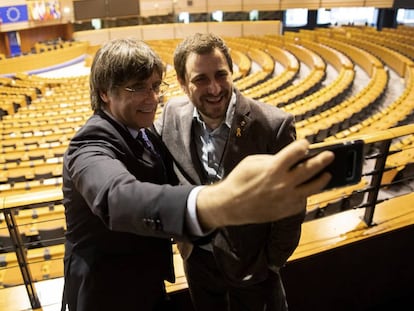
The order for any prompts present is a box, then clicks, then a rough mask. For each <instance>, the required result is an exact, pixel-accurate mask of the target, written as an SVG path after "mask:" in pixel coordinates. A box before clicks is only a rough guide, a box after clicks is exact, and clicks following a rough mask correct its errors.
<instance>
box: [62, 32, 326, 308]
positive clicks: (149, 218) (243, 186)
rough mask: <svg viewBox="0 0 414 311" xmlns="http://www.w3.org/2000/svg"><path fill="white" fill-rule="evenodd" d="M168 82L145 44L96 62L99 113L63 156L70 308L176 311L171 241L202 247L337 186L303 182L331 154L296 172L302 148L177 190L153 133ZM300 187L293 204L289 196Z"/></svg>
mask: <svg viewBox="0 0 414 311" xmlns="http://www.w3.org/2000/svg"><path fill="white" fill-rule="evenodd" d="M163 75H164V66H163V63H162V61H161V59H160V58H159V56H158V55H157V54H155V53H154V51H153V50H152V49H151V48H150V47H149V46H148V45H146V44H145V43H143V42H141V41H137V40H132V39H118V40H113V41H110V42H108V43H107V44H105V45H104V46H103V47H101V48H100V49H99V50H98V52H97V53H96V55H95V57H94V60H93V63H92V68H91V75H90V92H91V104H92V109H93V111H94V114H93V116H91V117H90V118H89V120H88V121H87V122H86V123H85V125H84V126H83V127H82V128H81V129H80V130H79V131H78V132H77V133H76V134H75V135H74V137H73V138H72V140H71V142H70V144H69V147H68V150H67V151H66V153H65V156H64V165H63V166H64V167H63V189H62V190H63V204H64V206H65V215H66V223H67V232H66V243H65V259H64V263H65V289H64V297H63V304H62V308H64V307H65V306H66V305H68V307H69V310H70V311H74V310H76V311H90V310H99V311H102V310H103V311H105V310H143V311H146V310H148V311H149V310H171V307H168V306H167V305H166V303H167V299H166V293H165V286H164V280H168V281H171V282H173V281H174V270H173V266H172V251H171V238H174V239H176V240H181V241H197V240H199V239H202V238H204V237H206V236H208V235H209V234H211V233H213V232H214V231H215V230H216V228H219V227H222V226H226V225H240V224H246V223H260V222H264V221H268V220H269V219H272V220H276V219H280V218H284V217H289V216H291V215H294V214H297V213H300V212H302V211H303V201H304V200H306V197H307V196H308V195H310V194H312V193H316V192H318V191H320V189H322V187H323V186H324V185H325V184H326V183H327V182H328V180H329V175H327V174H324V175H323V177H321V178H319V179H317V180H316V181H313V182H312V183H309V184H301V183H303V182H304V181H305V180H307V178H308V177H309V176H313V175H315V174H317V173H318V172H319V171H320V170H322V169H323V168H324V167H325V166H327V165H328V164H329V163H330V161H331V160H332V157H333V154H332V153H329V152H326V153H323V154H321V155H320V156H318V157H316V158H313V159H311V160H308V161H306V162H304V163H302V164H299V165H295V164H296V163H297V162H298V161H299V160H301V159H302V158H303V157H305V155H306V152H307V147H308V144H307V143H306V142H305V141H302V142H300V143H297V144H293V145H291V146H289V147H288V148H286V149H285V152H284V153H283V152H281V153H280V154H279V155H277V156H266V155H257V156H252V157H249V158H247V159H246V160H245V161H243V163H241V164H240V165H239V166H238V168H236V169H235V170H234V172H233V173H232V174H230V175H229V176H228V177H227V178H226V179H224V180H223V181H222V182H221V183H220V184H217V185H211V186H206V187H196V186H193V185H182V186H177V183H178V179H177V177H176V175H175V173H174V172H173V166H172V160H171V157H170V154H169V152H168V151H167V149H166V148H165V146H164V145H163V143H162V142H161V141H160V140H158V139H157V137H155V136H154V134H153V133H151V132H150V131H148V130H147V128H148V127H150V126H151V125H152V123H153V121H154V117H155V113H156V110H157V105H158V103H159V98H160V96H161V95H162V93H163V91H164V89H165V87H166V84H164V83H163V81H162V78H163ZM259 188H260V189H259ZM293 189H294V190H295V191H297V192H295V193H296V195H295V196H294V197H292V196H290V195H286V193H288V192H290V191H291V190H293ZM235 201H239V202H240V204H239V207H240V210H238V211H234V210H233V209H232V203H233V202H235ZM264 202H273V203H272V204H268V203H266V204H263V203H264ZM286 202H290V203H289V205H288V206H289V208H285V206H287V205H286V204H285V203H286Z"/></svg>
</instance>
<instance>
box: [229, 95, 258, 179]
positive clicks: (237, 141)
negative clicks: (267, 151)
mask: <svg viewBox="0 0 414 311" xmlns="http://www.w3.org/2000/svg"><path fill="white" fill-rule="evenodd" d="M237 96H240V93H237ZM250 126H251V118H250V107H249V105H248V104H247V103H246V102H245V101H243V100H242V99H241V98H238V99H237V104H236V109H235V111H234V117H233V122H232V124H231V128H230V132H229V137H228V142H227V148H226V150H225V152H224V156H223V166H224V171H225V175H227V174H228V173H229V172H230V171H231V170H233V168H234V167H235V166H236V165H237V164H238V163H239V162H240V161H241V160H242V159H243V158H244V157H245V156H246V154H248V153H249V151H250V150H251V149H252V143H254V142H252V139H255V138H254V137H251V134H250V132H249V128H250Z"/></svg>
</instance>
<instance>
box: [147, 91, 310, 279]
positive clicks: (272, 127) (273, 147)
mask: <svg viewBox="0 0 414 311" xmlns="http://www.w3.org/2000/svg"><path fill="white" fill-rule="evenodd" d="M236 94H237V103H236V109H235V113H234V118H233V123H232V125H231V129H230V134H229V138H228V142H227V144H226V150H225V151H224V155H223V167H224V171H225V172H224V175H227V174H229V172H230V171H231V170H233V168H234V167H235V166H236V165H237V164H238V163H239V162H240V161H241V160H242V159H243V158H245V157H246V156H248V155H251V154H274V153H276V152H278V151H279V150H280V149H282V148H283V147H285V146H286V145H288V144H289V143H291V142H292V141H293V140H294V139H295V136H296V131H295V128H294V119H293V116H292V115H290V114H287V113H285V112H283V111H282V110H280V109H278V108H275V107H272V106H270V105H268V104H264V103H260V102H258V101H254V100H251V99H249V98H246V97H244V96H242V95H241V94H240V93H239V92H238V91H237V90H236ZM193 109H194V106H193V105H192V103H190V102H189V100H188V99H187V98H185V97H183V98H177V99H173V100H171V101H170V102H168V103H167V104H166V106H165V108H164V111H163V114H162V116H160V117H159V118H158V119H157V120H156V122H155V129H156V131H157V133H158V134H159V135H161V137H162V140H163V141H164V143H165V144H166V146H167V148H168V149H169V151H170V152H171V154H172V156H173V158H174V162H175V170H176V173H177V176H178V178H179V180H180V182H181V183H182V184H202V182H203V176H204V174H203V171H202V164H201V162H200V160H199V158H198V156H197V152H196V149H195V144H194V142H193V141H192V139H191V137H192V123H193ZM292 195H295V194H294V193H292ZM234 208H237V206H235V207H234ZM303 218H304V214H300V215H296V216H293V217H290V218H287V219H283V220H280V221H277V222H273V223H267V224H259V225H245V226H233V227H226V228H222V229H220V230H218V233H217V234H216V235H215V237H214V238H213V241H212V244H213V249H214V251H213V253H214V257H215V259H216V262H217V266H218V267H219V268H220V269H222V272H223V274H224V275H225V276H226V277H227V278H228V279H229V281H230V282H233V283H234V284H236V285H237V286H243V285H249V284H252V283H256V282H260V281H262V280H264V279H265V278H266V277H267V274H268V271H269V269H268V268H269V267H271V268H273V269H278V268H279V267H281V266H283V265H284V264H285V262H286V260H287V259H288V257H289V256H290V255H291V254H292V252H293V251H294V249H295V248H296V246H297V244H298V242H299V237H300V232H301V224H302V221H303ZM191 250H192V246H191V245H189V244H188V243H186V244H184V245H183V244H181V245H180V251H181V255H182V256H183V258H184V259H186V258H188V257H189V255H190V253H191Z"/></svg>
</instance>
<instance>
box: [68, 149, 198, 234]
mask: <svg viewBox="0 0 414 311" xmlns="http://www.w3.org/2000/svg"><path fill="white" fill-rule="evenodd" d="M117 152H119V151H117V150H116V148H114V147H113V146H110V145H109V144H108V143H106V142H104V141H100V142H97V143H96V142H95V143H93V142H91V141H89V142H87V141H77V142H72V144H71V146H70V149H69V152H68V154H67V155H66V160H65V170H66V172H67V174H68V176H70V182H71V183H72V184H73V186H70V185H64V189H63V190H64V191H66V196H67V197H68V198H69V197H71V198H72V200H73V201H74V200H82V201H83V200H84V201H85V203H86V204H87V205H88V206H89V208H90V210H91V211H92V213H93V214H95V215H96V216H98V217H99V218H100V219H101V220H102V222H103V223H104V224H105V226H106V227H108V228H109V229H110V230H113V231H122V232H130V233H134V234H140V235H146V236H153V237H174V238H175V239H178V240H187V239H188V238H190V237H188V235H187V233H186V232H185V226H184V220H185V211H186V206H187V197H188V195H189V193H190V191H191V190H192V189H193V186H171V185H168V184H164V185H158V184H154V183H151V182H145V181H140V180H138V179H137V178H135V177H134V176H133V175H132V174H131V173H130V172H129V171H128V170H127V168H126V167H125V165H124V164H123V163H122V162H121V161H120V160H119V159H118V156H117V155H116V153H117ZM66 186H70V187H66ZM65 189H66V190H65ZM68 189H69V190H68ZM70 189H76V191H72V192H71V190H70ZM77 192H79V194H80V196H81V197H80V198H79V199H77V198H76V196H77Z"/></svg>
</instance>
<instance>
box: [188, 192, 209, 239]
mask: <svg viewBox="0 0 414 311" xmlns="http://www.w3.org/2000/svg"><path fill="white" fill-rule="evenodd" d="M204 187H205V186H198V187H195V188H194V189H193V190H191V192H190V194H189V195H188V199H187V209H186V213H185V221H186V225H187V229H188V231H189V232H188V233H189V234H191V235H193V236H205V235H207V234H209V233H210V231H208V232H204V231H203V230H202V229H201V226H200V223H199V222H198V217H197V196H198V193H199V192H200V190H201V189H203V188H204Z"/></svg>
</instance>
